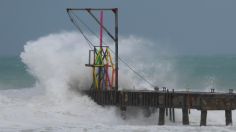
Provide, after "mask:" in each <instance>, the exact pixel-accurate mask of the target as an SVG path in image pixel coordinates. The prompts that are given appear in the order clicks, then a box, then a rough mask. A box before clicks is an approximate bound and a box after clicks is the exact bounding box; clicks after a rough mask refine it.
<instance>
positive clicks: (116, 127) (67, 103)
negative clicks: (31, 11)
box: [0, 32, 236, 132]
mask: <svg viewBox="0 0 236 132" xmlns="http://www.w3.org/2000/svg"><path fill="white" fill-rule="evenodd" d="M93 39H95V38H93ZM109 45H111V47H112V44H109ZM157 47H158V46H157V45H155V44H154V43H152V42H150V41H148V40H145V39H142V38H139V37H135V36H129V37H121V40H120V52H119V53H120V55H121V57H122V58H126V60H127V61H128V62H130V64H131V65H133V66H135V67H136V70H137V71H140V72H141V73H142V74H143V75H144V76H145V77H147V79H149V80H151V81H152V82H153V83H156V84H158V85H162V86H167V87H170V88H175V87H177V85H178V83H177V80H178V78H177V72H176V71H175V68H174V64H173V62H172V61H170V59H166V58H165V57H163V56H162V55H163V54H166V52H164V53H163V50H159V51H157V50H158V49H161V47H158V48H157ZM157 53H158V54H157ZM87 55H88V46H87V45H86V42H85V40H84V39H83V38H82V36H81V35H79V34H77V33H75V32H62V33H59V34H50V35H48V36H45V37H41V38H39V39H38V40H35V41H29V42H27V44H26V45H25V46H24V52H22V53H21V58H22V61H23V63H25V64H26V65H27V70H28V72H29V73H30V74H31V75H32V76H33V77H34V78H35V80H36V84H35V87H34V88H30V89H29V88H25V89H14V90H1V93H0V107H1V109H0V113H1V114H0V129H1V131H21V130H24V131H157V130H160V131H167V132H171V131H179V132H182V131H235V130H236V128H235V126H232V127H223V126H221V125H224V120H222V118H224V113H223V112H209V115H208V123H209V124H210V125H211V124H216V126H207V127H199V126H198V124H199V120H200V119H199V116H200V114H199V112H198V111H195V110H193V111H191V115H190V123H191V124H193V125H197V126H188V127H186V126H182V125H181V111H180V110H177V111H176V120H177V123H176V124H172V123H171V122H168V121H166V122H167V126H157V125H156V124H157V122H158V112H157V113H154V114H153V115H152V116H151V117H149V118H144V116H143V114H142V112H143V111H142V109H137V108H128V111H127V112H128V113H129V114H128V115H127V119H126V120H123V119H121V117H120V113H119V110H117V109H116V108H114V107H102V106H98V105H96V104H95V103H94V102H93V101H92V100H91V99H90V98H89V97H87V96H85V95H82V94H80V92H78V91H79V90H81V89H87V88H90V85H91V74H92V73H91V71H90V69H89V68H86V67H85V66H84V64H85V63H87V61H88V60H87V58H88V56H87ZM147 63H148V64H150V65H146V64H147ZM119 72H120V74H119V75H120V76H119V80H120V86H121V89H134V88H135V89H152V88H151V87H150V86H148V85H147V84H145V82H143V81H142V80H140V79H139V78H138V77H136V76H135V75H134V74H133V73H132V72H131V71H129V70H128V69H127V68H126V67H125V66H124V65H123V64H120V70H119ZM210 80H211V81H212V80H213V79H210ZM233 119H234V120H235V119H236V117H235V116H233ZM219 125H220V126H219Z"/></svg>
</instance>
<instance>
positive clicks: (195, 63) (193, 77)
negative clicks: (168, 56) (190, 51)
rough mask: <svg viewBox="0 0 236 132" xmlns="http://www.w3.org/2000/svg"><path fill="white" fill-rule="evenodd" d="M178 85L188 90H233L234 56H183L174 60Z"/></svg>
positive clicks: (234, 82) (235, 68)
mask: <svg viewBox="0 0 236 132" xmlns="http://www.w3.org/2000/svg"><path fill="white" fill-rule="evenodd" d="M175 60H176V63H175V71H176V72H177V75H178V76H179V77H178V80H177V82H178V85H180V86H182V87H183V88H190V89H210V88H215V89H218V90H224V91H225V90H226V89H235V86H236V56H234V55H227V56H226V55H224V56H223V55H222V56H219V55H218V56H184V57H177V58H175Z"/></svg>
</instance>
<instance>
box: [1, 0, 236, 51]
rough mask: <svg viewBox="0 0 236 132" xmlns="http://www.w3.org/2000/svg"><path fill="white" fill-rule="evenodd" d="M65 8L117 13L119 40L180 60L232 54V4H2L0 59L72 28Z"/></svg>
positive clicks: (112, 0)
mask: <svg viewBox="0 0 236 132" xmlns="http://www.w3.org/2000/svg"><path fill="white" fill-rule="evenodd" d="M68 7H78V8H84V7H118V8H119V26H120V30H119V31H120V32H119V33H120V35H123V36H127V35H131V34H132V35H137V36H141V37H144V38H147V39H150V40H152V41H153V42H162V43H163V44H167V45H168V46H169V47H170V48H171V49H174V50H175V51H176V52H177V53H179V54H234V53H236V25H235V24H236V15H235V14H236V1H235V0H1V1H0V55H19V54H20V52H21V51H22V50H23V45H24V44H25V43H26V42H27V41H28V40H35V39H37V38H38V37H41V36H45V35H47V34H49V33H57V32H60V31H63V30H66V31H73V30H75V28H74V27H73V25H72V24H71V22H70V21H69V19H68V16H67V14H66V12H65V9H66V8H68Z"/></svg>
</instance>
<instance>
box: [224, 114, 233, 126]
mask: <svg viewBox="0 0 236 132" xmlns="http://www.w3.org/2000/svg"><path fill="white" fill-rule="evenodd" d="M225 123H226V126H228V125H232V111H231V110H225Z"/></svg>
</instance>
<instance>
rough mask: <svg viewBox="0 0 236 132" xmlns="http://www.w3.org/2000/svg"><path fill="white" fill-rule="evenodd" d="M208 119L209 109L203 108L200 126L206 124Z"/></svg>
mask: <svg viewBox="0 0 236 132" xmlns="http://www.w3.org/2000/svg"><path fill="white" fill-rule="evenodd" d="M206 121H207V110H201V121H200V126H206Z"/></svg>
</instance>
